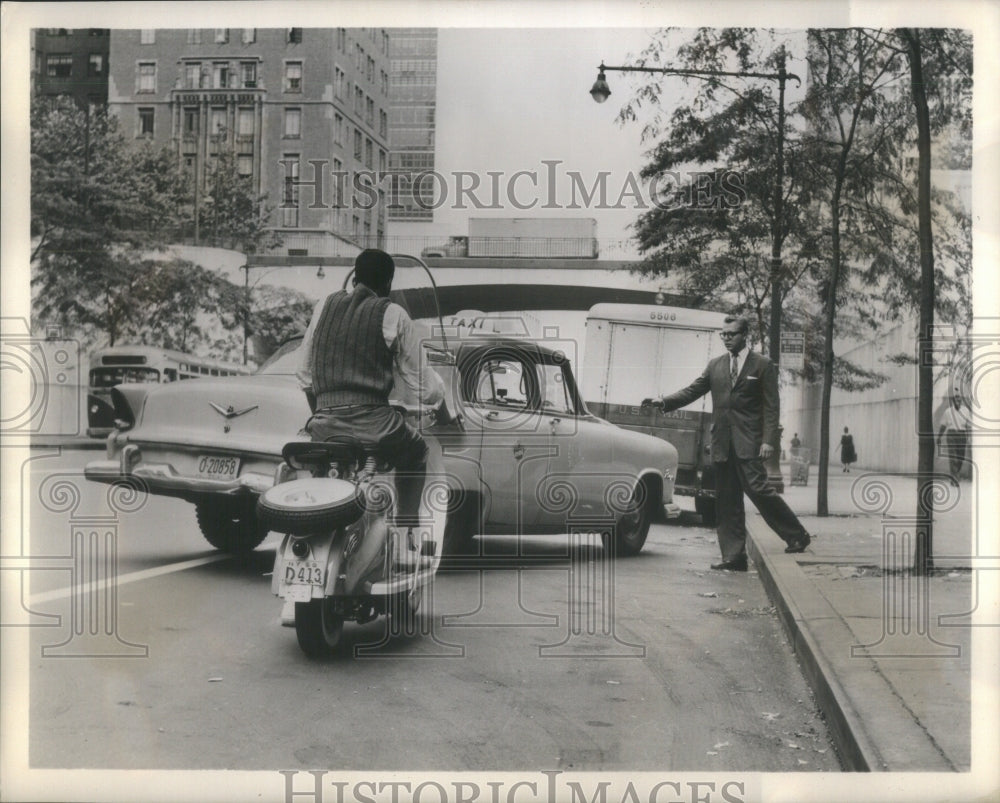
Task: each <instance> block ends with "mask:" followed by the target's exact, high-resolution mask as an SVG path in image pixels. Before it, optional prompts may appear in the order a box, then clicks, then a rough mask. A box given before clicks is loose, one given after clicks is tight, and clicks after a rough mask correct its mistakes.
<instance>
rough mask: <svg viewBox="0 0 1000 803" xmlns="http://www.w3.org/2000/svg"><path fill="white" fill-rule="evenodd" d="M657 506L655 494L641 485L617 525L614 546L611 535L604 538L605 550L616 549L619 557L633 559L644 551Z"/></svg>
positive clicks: (615, 551) (606, 534)
mask: <svg viewBox="0 0 1000 803" xmlns="http://www.w3.org/2000/svg"><path fill="white" fill-rule="evenodd" d="M655 504H656V499H655V494H653V493H652V492H651V491H650V490H649V487H648V486H647V485H639V486H638V487H637V488H636V491H635V493H634V495H633V496H632V499H631V502H630V504H629V508H628V510H626V511H625V513H623V514H622V515H621V516H620V517H619V519H618V521H617V522H616V524H615V534H614V539H615V540H614V544H611V543H610V534H609V533H605V534H604V536H603V541H604V548H605V549H611V548H612V547H613V548H614V554H615V555H616V556H619V557H632V556H633V555H638V554H639V553H640V552H641V551H642V547H643V545H644V544H645V543H646V536H648V535H649V527H650V525H651V524H652V523H653V506H654V505H655Z"/></svg>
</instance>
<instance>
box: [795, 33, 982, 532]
mask: <svg viewBox="0 0 1000 803" xmlns="http://www.w3.org/2000/svg"><path fill="white" fill-rule="evenodd" d="M957 33H958V32H927V35H928V36H931V37H933V39H934V40H935V41H936V42H937V43H939V44H940V43H942V42H944V41H947V42H949V43H950V44H951V51H952V52H950V53H948V54H944V53H942V55H941V57H940V58H938V59H936V62H935V63H936V65H937V72H936V74H934V78H933V79H932V78H931V74H930V73H923V72H922V73H921V76H920V78H919V80H918V83H919V84H920V89H923V88H924V87H925V86H934V85H935V84H939V82H942V81H943V79H945V78H946V77H947V75H949V74H952V75H954V74H955V73H956V71H957V72H958V73H959V74H961V72H962V70H961V67H959V66H958V65H960V64H961V63H963V61H964V58H965V56H966V55H967V56H968V58H969V60H971V45H969V47H968V48H967V49H966V48H965V45H966V44H969V43H967V42H966V43H963V42H962V41H961V37H960V36H959V37H958V38H957V40H956V35H957ZM919 39H920V37H919V35H918V36H917V40H918V42H919ZM906 42H909V44H907V45H905V46H904V43H906ZM809 43H810V47H809V61H810V78H811V80H810V91H809V94H808V96H807V98H806V101H805V102H804V105H803V110H804V113H805V115H806V117H807V119H809V121H810V123H811V132H810V134H809V136H808V137H806V142H805V147H806V150H807V152H808V153H809V155H810V158H809V160H808V164H809V165H810V167H811V169H812V170H813V171H814V180H815V181H816V183H817V185H818V186H822V187H827V188H828V193H827V195H826V197H824V198H822V199H821V200H822V203H823V205H824V206H825V207H826V208H827V209H828V214H829V216H830V227H829V243H830V261H829V269H828V271H827V274H826V277H825V286H824V293H823V303H824V325H823V347H824V357H823V398H822V402H821V408H822V409H821V434H820V438H821V444H820V463H819V482H818V491H817V494H818V495H817V509H818V512H819V514H820V515H826V514H827V512H828V509H827V497H826V491H827V468H828V462H829V443H830V441H829V404H830V389H831V386H832V384H833V375H834V371H835V369H834V365H835V357H834V354H833V340H834V337H835V334H836V333H837V327H839V325H840V316H841V312H840V303H841V298H840V294H841V290H842V289H845V288H846V289H847V290H848V291H849V292H851V283H852V281H853V282H854V283H855V287H854V290H853V294H854V300H855V302H858V301H860V302H862V304H863V306H856V310H857V313H858V314H859V316H860V318H862V319H864V320H867V321H868V323H869V324H870V325H871V326H873V327H874V326H877V325H878V324H879V323H880V321H881V320H882V319H893V318H896V317H898V315H899V314H900V312H901V311H904V310H907V309H917V310H920V317H921V324H920V331H921V334H920V335H919V338H920V341H919V342H920V345H919V349H918V351H919V355H920V357H919V358H920V359H921V361H922V365H921V367H920V368H918V373H921V374H922V376H921V377H920V380H919V391H918V407H919V413H918V418H919V421H918V427H919V432H920V433H921V434H920V435H919V436H918V437H920V439H921V445H920V455H921V457H920V458H919V460H918V476H929V471H930V470H931V469H932V467H933V434H932V431H931V426H930V416H931V413H932V407H931V405H932V402H931V397H932V379H931V371H932V367H933V366H932V364H931V363H929V362H927V361H926V359H925V358H926V357H927V356H928V355H929V354H930V352H931V348H930V343H929V342H926V341H925V340H924V339H925V338H928V337H929V333H930V331H931V329H930V328H926V326H925V325H929V324H930V323H931V322H932V321H933V313H934V310H935V308H939V309H943V310H945V311H946V313H947V314H948V315H949V316H950V317H951V319H952V320H956V319H957V318H958V319H961V318H968V315H969V313H970V312H971V310H970V311H969V312H968V313H967V312H964V311H963V309H965V308H967V302H968V292H967V285H966V283H965V279H967V276H968V270H969V264H968V262H967V261H966V258H967V256H968V254H969V247H970V243H969V241H968V239H967V229H968V225H967V222H966V223H964V224H963V223H962V218H963V217H965V215H964V213H963V212H962V210H960V209H957V208H956V207H955V205H954V204H953V203H951V204H950V203H948V199H947V196H945V195H941V194H939V196H938V198H937V199H936V202H935V203H932V201H934V200H935V199H933V196H932V193H931V190H930V182H929V179H930V162H929V156H930V152H929V139H928V140H926V141H925V142H924V143H923V145H921V146H920V147H919V150H920V152H921V154H922V156H923V158H924V159H925V160H926V161H925V163H924V165H923V167H922V170H926V175H925V177H924V178H923V179H920V178H918V182H917V183H918V192H917V194H916V196H915V195H914V193H913V183H914V182H913V179H912V177H911V176H910V175H909V174H908V172H907V170H906V169H905V159H904V156H905V154H904V149H905V148H906V147H907V145H908V144H909V143H911V142H913V141H914V140H915V139H916V140H917V141H918V143H919V141H920V138H921V137H924V136H926V137H929V135H930V133H931V125H930V122H931V117H930V115H929V114H927V115H926V117H925V119H924V121H923V122H922V123H921V122H920V121H919V119H918V117H917V116H916V115H915V114H914V106H913V104H914V98H917V103H918V105H919V93H918V94H917V95H912V96H911V95H909V94H908V93H906V92H905V91H903V89H904V88H906V87H909V88H910V89H911V90H913V89H914V86H913V82H914V80H917V79H914V77H913V70H914V69H915V66H916V67H920V66H921V64H920V63H919V62H921V61H922V59H918V60H915V52H914V50H913V41H912V39H911V38H908V35H907V34H905V32H900V31H881V30H875V31H872V30H866V29H850V30H843V29H837V30H813V31H810V32H809ZM918 49H921V48H920V46H919V45H918ZM922 52H923V51H922V50H921V55H922ZM934 79H936V80H934ZM950 94H951V96H952V99H951V102H950V104H946V103H942V104H941V105H940V107H939V109H938V114H937V116H936V120H937V125H938V128H939V130H940V128H941V127H942V126H944V125H947V124H949V123H950V122H952V121H956V120H957V121H959V122H960V123H964V121H965V120H966V113H965V112H964V111H962V108H961V107H962V103H961V93H960V92H959V93H955V92H951V93H950ZM946 107H947V108H946ZM922 114H923V113H922ZM921 128H923V129H924V133H923V134H920V133H919V129H921ZM921 187H922V188H923V189H920V188H921ZM921 210H922V211H921ZM934 217H937V218H938V219H939V220H944V219H950V220H952V221H955V222H956V223H957V224H958V225H956V226H954V227H953V228H952V229H951V230H950V232H949V235H950V236H948V237H947V238H946V239H945V240H943V241H942V242H941V243H940V244H939V245H940V246H941V247H940V248H939V250H940V252H941V253H942V254H943V255H944V256H945V258H946V259H948V260H949V261H950V262H951V268H952V269H951V270H950V271H948V272H941V271H938V272H935V270H934V264H933V253H934V244H933V242H932V241H931V238H930V225H931V221H932V219H933V218H934ZM917 264H919V265H921V266H922V269H921V270H920V271H914V265H917ZM935 284H937V285H938V287H939V288H940V290H941V292H940V293H939V292H937V291H936V288H935ZM858 285H860V286H862V287H864V288H865V290H864V291H863V292H861V293H859V292H857V287H858ZM925 419H926V422H925ZM925 423H926V425H925ZM925 433H926V434H925ZM928 440H929V441H930V447H929V448H928ZM924 515H926V516H928V517H929V515H930V512H929V510H926V509H925V510H924ZM928 532H929V531H928ZM928 540H929V539H928Z"/></svg>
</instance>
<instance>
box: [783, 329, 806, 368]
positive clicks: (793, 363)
mask: <svg viewBox="0 0 1000 803" xmlns="http://www.w3.org/2000/svg"><path fill="white" fill-rule="evenodd" d="M805 357H806V333H805V332H782V333H781V354H780V357H779V360H780V364H781V367H782V368H790V369H793V370H796V371H801V370H802V369H803V368H804V367H805Z"/></svg>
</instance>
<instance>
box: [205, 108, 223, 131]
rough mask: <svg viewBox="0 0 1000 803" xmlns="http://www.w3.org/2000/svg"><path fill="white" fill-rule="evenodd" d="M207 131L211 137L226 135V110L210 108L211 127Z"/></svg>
mask: <svg viewBox="0 0 1000 803" xmlns="http://www.w3.org/2000/svg"><path fill="white" fill-rule="evenodd" d="M208 133H209V134H211V135H212V136H213V137H220V138H221V137H224V136H225V135H226V110H225V109H221V108H214V109H212V116H211V127H210V128H209V129H208Z"/></svg>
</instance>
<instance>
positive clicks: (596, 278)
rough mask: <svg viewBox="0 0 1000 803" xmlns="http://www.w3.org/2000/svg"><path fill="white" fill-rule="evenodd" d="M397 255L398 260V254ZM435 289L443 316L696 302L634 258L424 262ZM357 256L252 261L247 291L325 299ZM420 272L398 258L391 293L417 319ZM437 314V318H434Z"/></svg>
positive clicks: (424, 292) (422, 302)
mask: <svg viewBox="0 0 1000 803" xmlns="http://www.w3.org/2000/svg"><path fill="white" fill-rule="evenodd" d="M397 256H398V255H397ZM424 261H425V262H426V263H427V265H428V267H429V268H430V269H431V273H432V275H433V277H434V282H435V284H436V285H437V297H438V301H439V303H440V305H441V314H442V315H451V314H454V313H456V312H459V311H461V310H467V309H475V310H481V311H483V312H501V311H509V310H523V311H537V310H577V311H586V310H588V309H590V308H591V307H592V306H594V305H595V304H600V303H617V304H665V305H668V306H678V307H690V306H696V302H697V299H693V298H691V297H690V296H683V295H680V294H677V293H673V292H670V291H669V290H668V289H667V286H666V283H665V281H664V280H662V279H659V278H650V277H645V276H641V275H639V274H635V273H633V272H632V270H631V267H632V265H634V264H635V263H634V262H633V261H628V260H601V259H570V258H511V257H452V258H429V259H426V260H424ZM353 265H354V257H352V256H283V255H253V256H250V257H249V258H248V259H247V263H246V265H245V266H244V271H245V279H246V282H247V283H248V286H249V285H251V284H254V285H255V284H256V283H258V282H261V281H269V283H274V284H280V285H283V286H287V287H293V288H295V289H298V290H301V291H302V292H304V293H306V294H307V295H309V296H311V297H314V298H320V297H322V296H324V295H326V294H328V293H330V292H332V291H333V290H336V289H339V288H340V287H341V286H342V285H343V283H344V281H345V280H346V279H347V277H348V275H349V274H350V271H351V269H352V267H353ZM428 285H429V280H428V278H427V275H426V273H424V272H423V270H421V269H420V268H419V267H416V266H413V267H408V266H407V264H406V262H405V260H402V259H397V266H396V278H395V280H394V282H393V292H394V294H395V295H397V297H399V296H401V295H402V294H404V293H405V298H406V301H407V306H408V307H409V309H410V310H411V314H413V315H414V316H415V317H422V316H420V311H421V310H425V309H427V310H429V309H430V306H429V305H431V304H432V303H433V295H432V293H431V291H430V290H429V289H428ZM430 314H433V313H430Z"/></svg>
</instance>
